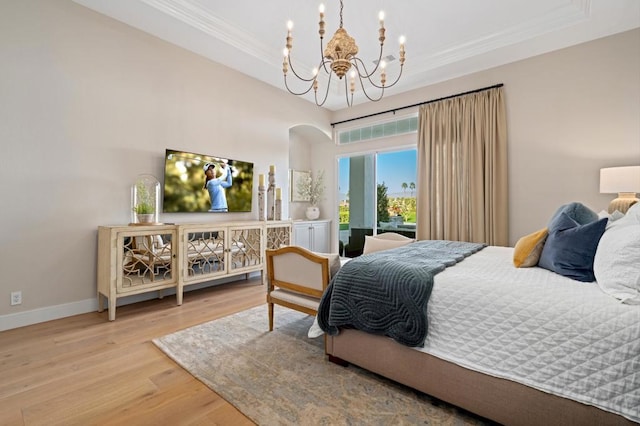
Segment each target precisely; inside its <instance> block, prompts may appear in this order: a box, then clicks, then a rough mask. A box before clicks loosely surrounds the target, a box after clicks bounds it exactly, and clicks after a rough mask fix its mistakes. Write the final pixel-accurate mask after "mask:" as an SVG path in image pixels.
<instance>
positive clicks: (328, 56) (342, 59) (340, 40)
mask: <svg viewBox="0 0 640 426" xmlns="http://www.w3.org/2000/svg"><path fill="white" fill-rule="evenodd" d="M342 8H343V5H342V0H340V27H339V28H338V30H337V31H336V32H335V34H334V35H333V37H332V38H331V40H330V41H329V43H328V44H327V47H326V48H325V49H323V40H324V33H325V30H324V5H323V4H321V5H320V30H319V34H320V53H321V55H320V63H319V65H318V68H315V69H314V70H313V75H312V76H311V77H310V78H305V77H301V76H300V75H299V74H298V73H297V72H296V71H295V69H294V68H293V64H292V63H291V48H292V47H293V37H292V36H291V29H292V28H293V22H291V21H289V22H287V29H288V30H287V44H286V48H285V49H284V52H283V53H284V61H283V62H282V72H283V74H284V84H285V87H286V88H287V90H288V91H289V92H290V93H292V94H294V95H305V94H306V93H308V92H309V91H310V90H311V89H312V88H313V91H314V93H315V101H316V105H318V106H322V105H324V103H325V101H326V100H327V96H328V94H329V87H330V86H331V77H332V76H333V74H334V73H335V75H336V76H337V77H338V78H339V79H340V80H342V78H343V77H344V76H345V75H346V74H347V72H349V70H351V72H350V73H349V84H348V85H347V81H346V79H345V85H344V87H345V96H346V99H347V106H351V105H353V94H354V92H355V90H356V76H357V77H358V80H359V82H360V87H361V88H362V93H363V94H364V95H365V96H366V97H367V99H369V100H370V101H374V102H376V101H379V100H380V99H382V96H383V95H384V89H385V88H387V87H392V86H393V85H395V84H396V83H397V82H398V81H399V80H400V77H401V76H402V69H403V66H404V61H405V50H404V43H405V38H404V36H401V37H400V59H399V62H400V72H399V73H398V77H397V78H396V80H395V81H394V82H393V83H391V84H389V85H387V84H386V82H387V75H386V71H385V68H386V65H387V64H386V61H385V59H386V58H385V59H383V58H382V51H383V49H384V40H385V35H384V33H385V28H384V12H382V11H381V12H380V13H379V15H378V18H379V19H380V29H379V30H378V41H379V42H380V54H379V55H378V59H377V60H376V61H374V62H375V65H376V66H375V68H374V69H373V70H371V72H369V71H368V70H367V68H366V66H365V65H364V61H363V60H362V59H360V58H359V57H358V56H356V55H357V54H358V46H357V45H356V41H355V39H353V37H351V36H349V34H347V31H346V30H345V29H344V28H343V24H342ZM289 67H291V71H292V72H293V74H294V75H295V76H296V77H297V78H298V79H299V80H301V81H303V82H305V83H308V84H309V86H308V87H307V88H306V89H305V90H303V91H301V92H294V91H293V90H291V88H289V84H288V83H287V71H288V70H289ZM378 68H380V70H381V71H380V84H379V85H378V84H376V83H374V81H373V80H372V79H371V77H372V76H373V75H374V74H375V73H376V71H377V70H378ZM321 70H324V72H325V73H326V75H327V82H326V86H327V87H326V90H325V94H324V97H323V98H322V100H319V99H318V74H319V71H321ZM365 80H368V81H369V84H371V86H373V87H375V88H377V89H380V95H379V96H378V97H377V98H373V97H371V96H370V95H369V94H368V93H367V91H366V89H365V85H364V81H365ZM349 94H351V97H349Z"/></svg>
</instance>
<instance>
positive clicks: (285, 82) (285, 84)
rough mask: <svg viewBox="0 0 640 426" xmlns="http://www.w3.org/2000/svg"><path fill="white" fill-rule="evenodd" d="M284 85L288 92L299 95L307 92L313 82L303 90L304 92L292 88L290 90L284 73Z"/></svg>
mask: <svg viewBox="0 0 640 426" xmlns="http://www.w3.org/2000/svg"><path fill="white" fill-rule="evenodd" d="M284 86H285V87H286V88H287V90H288V91H289V93H291V94H292V95H296V96H300V95H306V94H307V93H309V91H310V90H311V88H312V87H313V82H312V83H311V84H310V85H309V88H308V89H307V90H305V91H304V92H294V91H293V90H291V89H290V88H289V84H288V83H287V75H286V74H285V76H284Z"/></svg>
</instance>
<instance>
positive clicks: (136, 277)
mask: <svg viewBox="0 0 640 426" xmlns="http://www.w3.org/2000/svg"><path fill="white" fill-rule="evenodd" d="M290 241H291V222H290V221H267V222H265V221H248V222H247V221H245V222H233V223H194V224H179V225H148V226H100V227H98V277H97V278H98V279H97V282H98V312H102V311H103V310H104V307H105V305H107V307H108V309H109V320H110V321H113V320H115V316H116V303H117V300H118V299H119V298H122V297H126V296H132V295H135V294H140V293H147V292H152V291H157V292H158V297H162V291H163V290H165V289H167V288H175V293H176V302H177V304H178V305H181V304H182V295H183V292H184V287H185V286H187V285H190V284H196V283H201V282H205V281H212V280H215V279H219V278H222V277H229V276H237V275H243V274H244V275H246V276H247V277H248V275H249V274H250V273H252V272H260V274H261V278H262V280H264V268H265V261H264V259H265V256H264V251H265V250H266V249H270V248H278V247H280V246H282V245H289V244H290Z"/></svg>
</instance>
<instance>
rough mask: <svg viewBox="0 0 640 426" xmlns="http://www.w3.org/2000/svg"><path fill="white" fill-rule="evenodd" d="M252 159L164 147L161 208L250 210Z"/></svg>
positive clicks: (180, 210) (177, 209) (174, 210)
mask: <svg viewBox="0 0 640 426" xmlns="http://www.w3.org/2000/svg"><path fill="white" fill-rule="evenodd" d="M252 194H253V163H249V162H246V161H238V160H232V159H230V158H220V157H212V156H209V155H202V154H194V153H191V152H182V151H174V150H172V149H167V150H166V155H165V163H164V194H163V204H162V205H163V209H162V210H163V212H165V213H183V212H189V213H194V212H212V213H216V212H250V211H251V198H252Z"/></svg>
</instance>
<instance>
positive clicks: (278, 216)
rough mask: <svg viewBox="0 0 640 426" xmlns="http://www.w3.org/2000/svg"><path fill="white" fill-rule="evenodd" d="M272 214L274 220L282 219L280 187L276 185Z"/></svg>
mask: <svg viewBox="0 0 640 426" xmlns="http://www.w3.org/2000/svg"><path fill="white" fill-rule="evenodd" d="M273 216H274V219H275V220H281V219H282V188H278V187H276V206H275V212H274V215H273Z"/></svg>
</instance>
